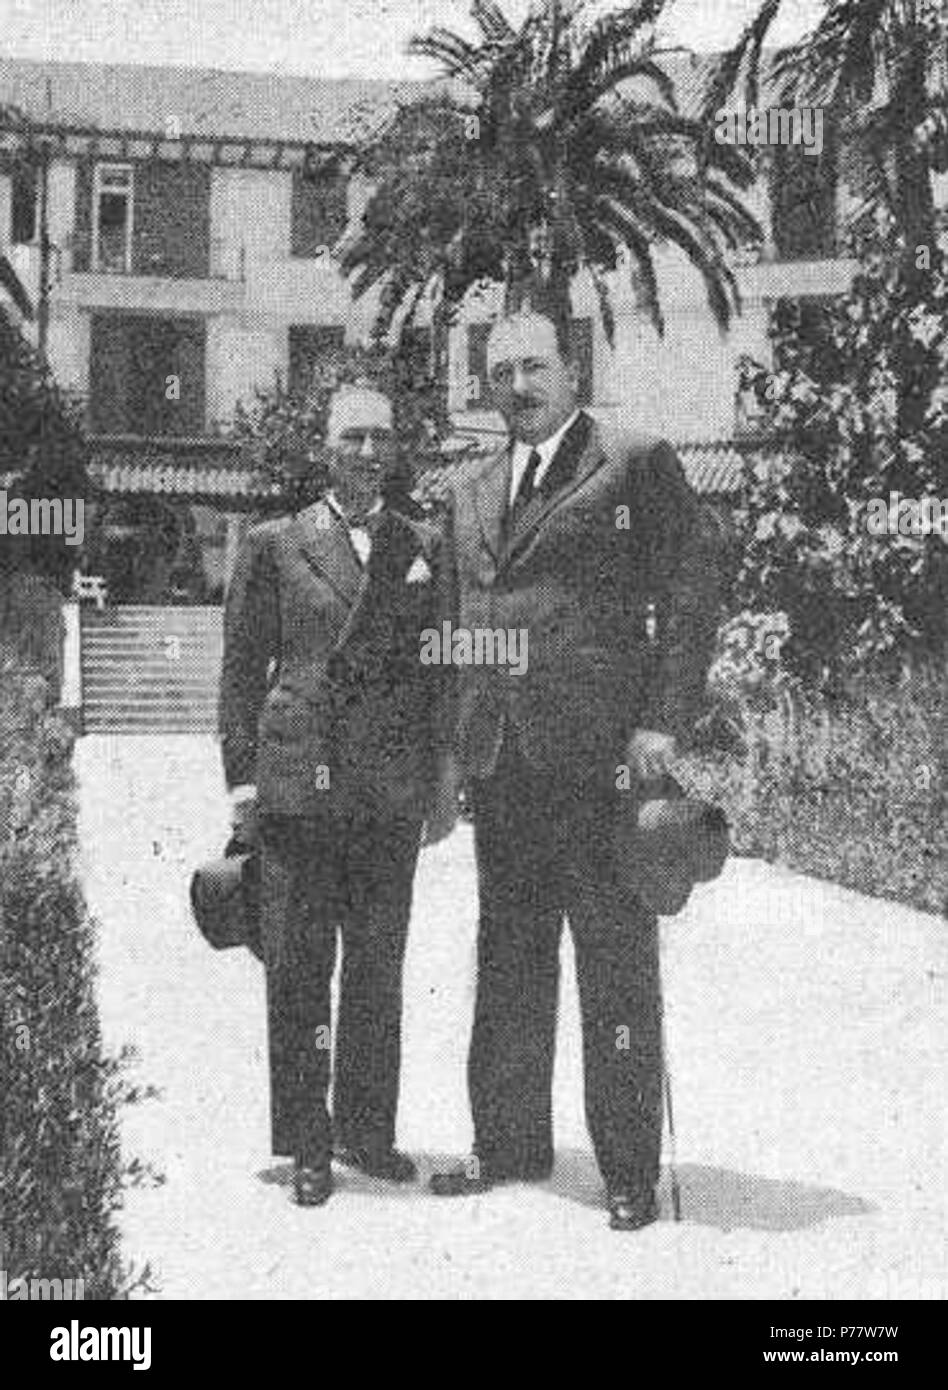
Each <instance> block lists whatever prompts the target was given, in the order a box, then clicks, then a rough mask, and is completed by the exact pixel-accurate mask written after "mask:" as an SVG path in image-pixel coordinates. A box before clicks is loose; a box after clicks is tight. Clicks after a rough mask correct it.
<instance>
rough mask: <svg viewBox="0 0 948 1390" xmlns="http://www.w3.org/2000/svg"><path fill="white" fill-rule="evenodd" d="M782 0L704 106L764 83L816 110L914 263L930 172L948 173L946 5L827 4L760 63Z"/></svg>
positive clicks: (862, 0)
mask: <svg viewBox="0 0 948 1390" xmlns="http://www.w3.org/2000/svg"><path fill="white" fill-rule="evenodd" d="M784 9H786V0H762V3H761V5H760V8H759V10H758V12H757V14H756V15H755V16H754V18H753V19H752V20H751V22H750V23H749V24H748V25H747V27H746V28H745V30H744V32H743V33H742V34H741V36H740V38H739V40H738V42H737V43H736V44H735V46H734V47H733V48H732V49H731V51H730V52H729V53H727V54H725V55H724V57H723V58H722V59H721V61H720V63H719V64H718V67H717V71H716V72H715V74H714V76H713V79H712V81H711V83H710V84H709V87H708V91H707V94H706V99H705V112H706V116H707V117H713V116H714V113H715V112H717V111H718V110H719V109H720V108H721V107H722V105H723V104H724V103H725V101H726V100H727V98H728V97H729V96H730V95H731V94H733V93H735V92H741V93H742V94H743V95H744V97H745V99H746V101H747V103H748V104H749V105H756V104H757V96H758V91H759V86H760V80H761V76H762V75H765V76H766V77H767V78H768V79H769V80H770V81H772V83H773V86H774V90H775V93H776V95H777V97H778V99H779V101H780V104H781V105H794V106H814V107H822V108H823V110H824V112H825V116H826V118H827V120H828V122H829V123H831V124H832V125H833V126H835V127H836V128H837V129H845V130H846V133H847V140H848V141H849V142H851V145H852V148H853V149H854V150H855V151H856V152H857V153H858V154H860V155H861V156H862V157H863V159H864V162H865V165H866V167H867V168H868V170H869V175H870V183H869V188H868V195H869V196H868V199H867V203H868V205H869V206H870V207H873V206H874V207H884V208H885V209H886V210H887V211H888V212H889V213H890V215H891V217H892V219H893V221H894V224H895V228H896V231H897V233H898V234H899V235H900V237H901V238H902V239H903V240H904V244H905V247H906V251H907V253H908V255H909V256H910V258H911V259H912V261H914V259H915V249H916V247H918V246H922V245H925V246H928V247H930V248H933V247H934V245H935V240H936V217H935V206H934V199H933V195H932V182H931V175H932V173H933V172H937V173H945V172H948V8H946V6H945V3H944V0H824V4H823V14H822V16H821V18H820V19H819V21H818V23H817V24H816V25H815V27H814V28H813V29H812V30H810V31H809V32H808V33H806V34H805V35H804V36H803V38H802V39H800V40H799V41H798V42H797V43H794V44H792V45H790V46H789V47H787V48H785V49H782V50H781V51H779V52H778V53H777V54H776V55H775V57H774V58H773V59H772V60H769V59H768V60H766V61H765V60H764V58H763V51H764V47H765V44H766V41H767V36H768V34H769V33H770V31H771V29H772V27H773V25H774V23H775V22H776V20H777V18H778V16H779V15H780V13H781V10H784Z"/></svg>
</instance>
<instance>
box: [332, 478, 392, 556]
mask: <svg viewBox="0 0 948 1390" xmlns="http://www.w3.org/2000/svg"><path fill="white" fill-rule="evenodd" d="M326 504H327V505H328V506H329V507H331V508H332V510H333V511H334V512H335V513H336V516H338V518H339V520H340V521H344V522H345V523H346V526H347V527H348V530H349V539H350V540H351V541H352V548H353V550H354V551H355V553H356V555H358V557H359V562H360V564H362V565H367V564H368V563H369V556H370V555H371V554H372V537H371V536H370V535H369V533H368V531H367V530H366V529H365V527H364V526H350V525H349V522H348V519H347V517H346V514H345V512H344V511H343V510H342V506H341V504H340V502H339V499H338V497H337V496H336V494H335V493H334V492H333V491H332V489H330V490H329V492H327V493H326ZM381 508H382V499H381V498H380V497H379V498H377V499H376V501H375V502H374V503H373V505H372V508H371V510H370V511H369V516H374V515H375V513H376V512H378V511H381Z"/></svg>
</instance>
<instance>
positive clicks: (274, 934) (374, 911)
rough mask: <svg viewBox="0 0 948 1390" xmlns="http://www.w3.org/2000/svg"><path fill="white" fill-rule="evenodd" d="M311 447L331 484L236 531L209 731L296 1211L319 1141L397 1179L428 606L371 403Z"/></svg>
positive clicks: (388, 434)
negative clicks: (390, 495)
mask: <svg viewBox="0 0 948 1390" xmlns="http://www.w3.org/2000/svg"><path fill="white" fill-rule="evenodd" d="M326 445H327V450H328V455H329V460H330V479H331V483H332V486H331V489H330V490H329V491H328V492H326V493H325V495H324V496H323V497H322V498H321V499H320V500H318V501H316V502H314V503H312V505H309V506H304V507H303V508H302V510H300V511H299V512H298V513H297V514H295V515H293V516H290V517H286V518H281V519H280V520H277V521H269V522H265V523H263V524H261V525H259V526H257V527H255V528H253V529H252V530H251V531H250V532H249V534H248V536H247V539H246V541H245V543H244V545H243V547H242V549H241V551H240V553H239V555H238V557H237V562H236V566H235V571H234V576H233V580H232V582H231V584H230V587H229V590H228V594H227V602H226V610H225V623H224V660H223V669H222V678H221V695H220V721H219V722H220V729H221V735H222V751H223V758H224V769H225V775H226V780H227V784H228V787H229V788H230V789H231V794H232V797H233V800H234V807H235V811H234V819H235V835H236V838H237V840H238V842H240V843H243V844H245V845H254V844H255V845H257V846H259V848H260V850H261V858H262V865H261V868H262V874H261V935H262V940H263V952H264V963H265V967H266V985H267V1017H268V1035H269V1059H270V1100H271V1128H272V1149H273V1152H274V1154H278V1155H285V1156H288V1157H291V1158H292V1159H293V1160H294V1163H295V1170H294V1194H295V1198H296V1201H297V1202H298V1203H300V1204H301V1205H306V1206H318V1205H322V1204H323V1203H324V1202H325V1201H327V1200H328V1198H329V1196H330V1193H331V1191H332V1173H331V1163H330V1160H331V1156H332V1152H333V1144H334V1143H335V1146H336V1155H337V1157H341V1158H342V1159H343V1160H344V1161H345V1162H347V1163H349V1164H351V1165H353V1166H355V1167H358V1168H360V1169H361V1170H362V1171H364V1172H366V1173H368V1174H370V1175H372V1176H375V1177H381V1178H387V1179H390V1180H393V1181H396V1182H404V1181H409V1180H411V1179H412V1178H413V1177H414V1176H415V1167H414V1164H413V1162H412V1160H411V1159H410V1158H409V1157H408V1156H407V1155H405V1154H402V1153H400V1152H399V1151H398V1150H397V1149H396V1147H395V1115H396V1105H397V1099H398V1075H399V1060H400V1017H401V975H402V962H403V958H404V952H405V942H406V934H407V929H408V919H409V911H410V906H411V894H412V881H413V877H414V872H415V865H416V860H417V856H418V850H419V844H420V839H421V834H422V824H423V819H424V817H425V814H426V810H427V808H428V805H429V801H430V795H431V790H432V779H433V774H434V761H433V736H432V723H431V720H432V712H433V710H434V707H435V698H434V681H433V680H432V672H431V671H430V670H426V668H423V667H422V666H421V665H420V663H419V662H418V658H417V633H418V630H419V626H422V627H423V626H424V625H425V624H426V622H430V621H431V620H432V604H433V603H434V602H435V596H434V589H433V585H432V583H431V582H430V580H431V572H430V570H429V569H428V566H427V561H426V560H425V558H424V545H423V541H422V539H420V537H419V533H416V532H415V530H414V529H413V528H412V526H411V524H410V523H408V522H406V520H405V519H404V518H403V517H402V516H401V515H400V514H396V513H395V512H394V511H392V510H391V509H389V508H387V507H385V506H383V505H382V496H381V494H382V490H383V483H384V479H385V477H386V472H387V471H388V470H390V469H391V467H392V464H393V456H394V450H395V441H394V434H393V427H392V410H391V405H390V402H389V401H388V399H387V398H386V397H385V396H384V395H381V394H380V393H379V392H377V391H374V390H371V389H366V388H364V387H359V386H355V387H347V388H342V389H340V390H339V391H338V392H337V393H336V394H335V396H334V397H333V399H332V402H331V405H330V411H329V417H328V425H327V437H326ZM410 576H411V579H412V580H414V579H416V578H417V579H419V582H409V579H410ZM370 600H371V601H370ZM340 928H341V933H342V944H343V958H342V975H341V988H340V1002H339V1019H338V1028H337V1031H336V1045H335V1066H334V1069H333V1070H334V1079H333V1117H332V1121H330V1117H329V1111H328V1108H327V1091H328V1086H329V1081H330V1051H329V1048H330V981H331V978H332V972H333V965H334V960H335V949H336V932H337V929H340Z"/></svg>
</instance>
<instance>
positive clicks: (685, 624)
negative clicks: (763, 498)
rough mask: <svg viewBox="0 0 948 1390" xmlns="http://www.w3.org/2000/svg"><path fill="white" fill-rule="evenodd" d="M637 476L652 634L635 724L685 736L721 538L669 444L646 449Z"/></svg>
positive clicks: (705, 657) (716, 588)
mask: <svg viewBox="0 0 948 1390" xmlns="http://www.w3.org/2000/svg"><path fill="white" fill-rule="evenodd" d="M641 483H642V485H643V486H644V496H643V498H642V507H643V515H644V516H646V517H648V519H649V525H648V528H647V534H646V536H645V538H644V539H645V546H646V550H647V573H648V576H649V588H650V592H649V593H648V595H647V597H648V599H649V601H650V602H651V603H653V604H654V610H655V635H654V639H653V642H652V649H651V652H650V658H649V675H648V680H647V686H646V699H645V707H644V709H643V712H642V717H641V720H640V724H641V727H642V728H648V729H655V730H658V731H661V732H664V733H670V734H673V735H674V736H675V737H676V738H677V739H680V740H683V741H687V739H688V738H689V737H690V735H691V733H692V732H693V729H694V725H695V722H696V720H697V718H698V716H699V713H700V709H701V701H702V696H703V694H704V689H705V683H706V681H707V676H708V669H709V667H710V664H711V658H712V655H713V651H714V642H715V636H716V632H717V626H718V621H719V609H720V601H721V567H722V556H721V554H720V550H721V546H720V537H719V532H718V529H717V527H716V526H714V525H712V524H710V522H709V519H708V517H707V516H706V513H705V510H704V508H703V507H702V505H701V503H700V501H699V499H698V497H697V495H696V493H695V492H694V490H693V489H692V487H691V486H690V484H689V483H688V480H687V478H686V477H685V473H684V469H683V468H682V466H681V462H680V460H679V458H678V456H677V454H676V453H675V451H674V449H672V447H671V446H670V445H669V444H667V443H660V444H658V445H656V446H655V448H654V449H653V450H652V451H651V453H650V455H649V457H648V459H647V461H646V463H645V467H644V469H643V470H642V475H641Z"/></svg>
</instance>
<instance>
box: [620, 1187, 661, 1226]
mask: <svg viewBox="0 0 948 1390" xmlns="http://www.w3.org/2000/svg"><path fill="white" fill-rule="evenodd" d="M608 1200H609V1227H610V1229H611V1230H613V1231H640V1230H641V1229H642V1227H643V1226H650V1225H651V1224H652V1222H653V1221H657V1220H658V1202H657V1201H656V1198H655V1193H654V1192H651V1191H645V1192H642V1191H638V1192H627V1191H620V1190H618V1189H617V1190H616V1191H614V1192H610V1193H609V1194H608Z"/></svg>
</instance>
